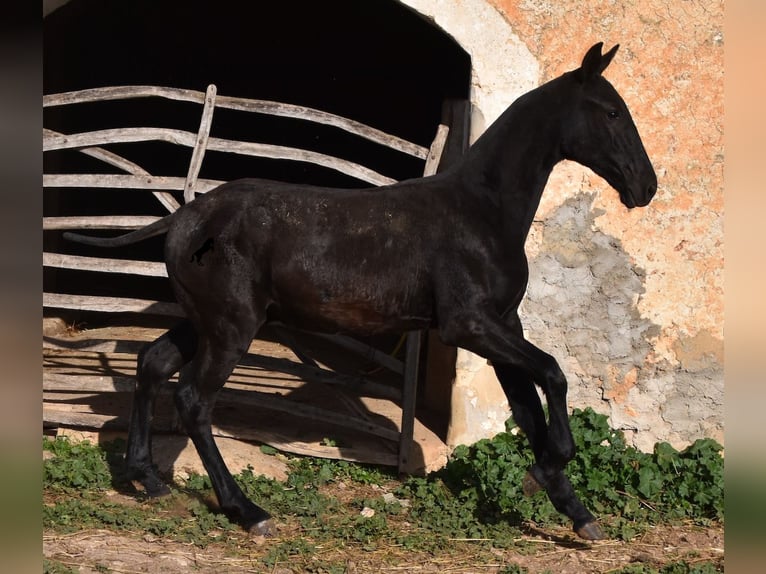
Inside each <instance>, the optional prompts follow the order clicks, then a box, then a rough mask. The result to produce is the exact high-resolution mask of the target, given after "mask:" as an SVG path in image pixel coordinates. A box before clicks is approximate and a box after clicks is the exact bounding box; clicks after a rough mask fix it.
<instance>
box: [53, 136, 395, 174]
mask: <svg viewBox="0 0 766 574" xmlns="http://www.w3.org/2000/svg"><path fill="white" fill-rule="evenodd" d="M196 138H197V136H196V134H193V133H191V132H187V131H184V130H177V129H169V128H113V129H105V130H96V131H92V132H84V133H79V134H70V135H61V136H54V135H50V136H47V137H44V138H43V151H53V150H63V149H80V148H85V147H94V146H100V145H106V144H114V143H137V142H147V141H161V142H167V143H172V144H176V145H182V146H186V147H191V148H193V147H194V145H195V142H196ZM207 149H208V150H212V151H221V152H229V153H236V154H239V155H246V156H250V157H264V158H269V159H287V160H292V161H302V162H306V163H313V164H316V165H321V166H322V167H326V168H328V169H332V170H335V171H338V172H340V173H344V174H346V175H350V176H351V177H355V178H357V179H359V180H361V181H366V182H367V183H371V184H373V185H387V184H390V183H395V182H396V180H395V179H392V178H390V177H387V176H385V175H382V174H380V173H378V172H376V171H375V170H372V169H369V168H367V167H365V166H363V165H359V164H358V163H354V162H352V161H348V160H345V159H340V158H336V157H333V156H330V155H326V154H323V153H319V152H315V151H309V150H305V149H298V148H292V147H287V146H280V145H272V144H264V143H256V142H242V141H235V140H227V139H221V138H209V139H208V144H207Z"/></svg>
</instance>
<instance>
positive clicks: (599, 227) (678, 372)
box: [403, 0, 723, 449]
mask: <svg viewBox="0 0 766 574" xmlns="http://www.w3.org/2000/svg"><path fill="white" fill-rule="evenodd" d="M403 3H404V4H407V5H409V6H411V7H412V8H414V9H416V10H418V11H419V12H421V13H422V14H423V15H425V16H426V17H429V18H431V19H433V21H434V22H435V23H436V25H439V26H441V27H442V28H443V29H444V30H445V31H446V32H447V33H449V34H451V35H452V36H453V37H454V38H455V39H456V41H458V42H459V43H460V44H461V45H462V46H463V48H464V49H466V51H467V52H469V53H470V54H471V57H472V61H473V67H474V78H473V84H474V86H473V105H474V114H473V118H474V134H475V135H478V133H480V132H481V131H482V129H483V128H484V127H486V125H488V124H489V123H490V122H491V121H492V120H493V119H494V118H495V117H496V116H497V114H498V113H499V112H500V111H501V110H502V109H504V107H505V106H507V105H508V104H509V103H510V102H511V101H512V100H513V99H514V98H515V97H517V96H518V95H519V91H521V92H523V91H526V90H527V89H530V88H531V87H533V85H528V82H527V79H528V77H529V75H530V74H533V75H534V76H535V80H534V85H537V84H539V83H542V82H545V81H547V80H550V79H552V78H554V77H556V76H558V75H560V74H561V73H563V72H565V71H567V70H569V69H572V68H574V67H576V66H577V65H578V64H579V62H580V60H581V58H582V55H583V54H584V53H585V51H586V50H587V49H588V48H589V47H590V46H591V45H593V44H594V43H595V42H598V41H603V42H604V43H605V49H608V48H609V47H611V46H612V45H614V44H620V50H619V51H618V53H617V56H616V57H615V60H614V61H613V63H612V65H611V66H610V67H609V68H608V69H607V71H606V73H605V76H606V77H607V78H608V79H609V80H610V81H611V82H612V83H613V84H614V85H615V87H616V88H617V90H618V91H619V92H620V93H621V94H622V95H623V97H624V98H625V100H626V102H627V103H628V106H629V107H630V109H631V112H632V114H633V117H634V120H635V122H636V124H637V126H638V128H639V131H640V132H641V134H642V138H643V140H644V144H645V146H646V148H647V151H648V153H649V156H650V157H651V159H652V161H653V163H654V166H655V169H656V171H657V175H658V178H659V191H658V193H657V196H656V198H655V199H654V201H653V202H652V203H651V204H650V205H649V206H648V207H647V208H644V209H635V210H632V211H627V210H626V209H625V208H624V207H622V206H621V204H620V203H619V200H618V198H617V194H616V192H614V190H612V189H611V188H609V186H608V185H607V184H606V183H605V182H604V181H603V180H601V179H600V178H598V177H597V176H595V175H594V174H593V173H592V172H590V171H589V170H587V169H586V168H582V167H580V166H578V165H575V164H571V163H567V162H564V163H562V164H560V165H559V166H558V167H557V168H556V169H555V170H554V173H553V175H552V177H551V180H550V182H549V185H548V188H547V191H546V194H545V195H544V197H543V202H542V204H541V206H540V210H539V212H538V215H537V218H536V220H535V223H534V225H533V228H532V231H531V233H530V238H529V242H528V245H527V252H528V255H529V261H530V268H531V277H530V284H529V289H528V293H527V299H526V301H525V303H524V304H523V307H522V309H521V311H522V319H523V320H524V322H525V329H526V333H527V336H528V338H529V339H530V340H531V341H533V342H534V343H536V344H537V345H539V346H540V347H542V348H544V349H546V350H547V351H549V352H550V353H551V354H553V355H554V356H555V357H556V358H557V359H558V360H559V362H560V364H561V366H562V368H563V369H564V372H565V373H566V374H567V376H568V379H569V381H570V394H569V404H570V406H571V407H585V406H590V407H593V408H594V409H595V410H597V411H600V412H603V413H605V414H608V415H609V416H610V418H611V422H612V424H613V425H615V426H616V427H618V428H621V429H624V430H625V431H626V435H627V436H628V438H629V439H630V440H632V442H633V444H635V445H636V446H638V447H639V448H642V449H651V447H652V446H653V444H654V443H655V442H656V441H659V440H666V441H669V442H671V443H672V444H674V445H676V446H679V447H680V446H683V445H685V444H688V443H689V442H690V441H693V440H694V439H696V438H700V437H713V438H716V439H717V440H719V441H723V2H720V1H706V0H697V1H685V2H678V1H675V0H634V1H630V0H627V1H620V2H617V1H612V2H601V1H592V0H588V1H578V2H575V1H574V0H562V1H560V2H548V1H529V0H523V1H519V0H486V1H485V0H463V1H459V2H458V1H455V2H438V1H436V0H403ZM507 414H508V410H507V403H505V402H504V399H503V397H502V393H501V392H500V390H499V385H498V384H497V381H496V380H495V379H494V376H493V374H492V370H491V368H490V367H488V366H487V364H486V361H484V360H483V359H481V358H479V357H476V356H473V355H471V354H470V353H466V352H463V351H461V352H459V354H458V362H457V376H456V380H455V383H454V385H453V394H452V419H453V420H452V425H451V428H450V436H449V437H448V442H450V443H451V444H452V445H456V444H459V443H464V442H471V441H473V440H476V439H478V438H480V437H482V436H489V435H491V434H493V433H494V432H497V431H499V430H502V428H503V421H504V420H505V417H506V416H507Z"/></svg>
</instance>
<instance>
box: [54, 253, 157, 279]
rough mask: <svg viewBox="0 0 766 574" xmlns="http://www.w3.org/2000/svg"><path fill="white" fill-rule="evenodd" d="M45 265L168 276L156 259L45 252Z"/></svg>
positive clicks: (81, 269)
mask: <svg viewBox="0 0 766 574" xmlns="http://www.w3.org/2000/svg"><path fill="white" fill-rule="evenodd" d="M43 266H44V267H56V268H58V269H75V270H77V271H95V272H98V273H127V274H130V275H141V276H144V277H167V276H168V273H167V270H166V269H165V264H164V263H160V262H156V261H132V260H127V259H107V258H106V257H103V258H102V257H84V256H81V255H63V254H61V253H47V252H45V253H43Z"/></svg>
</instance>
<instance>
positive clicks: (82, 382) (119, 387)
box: [43, 373, 399, 441]
mask: <svg viewBox="0 0 766 574" xmlns="http://www.w3.org/2000/svg"><path fill="white" fill-rule="evenodd" d="M172 388H173V387H172V385H170V384H163V385H161V386H160V390H161V391H163V392H165V393H167V394H170V393H171V392H172ZM134 390H135V380H134V379H133V378H130V377H120V376H82V375H63V374H57V373H44V374H43V391H45V392H51V391H67V392H72V391H76V392H82V393H109V392H123V393H131V392H133V391H134ZM216 402H217V404H220V405H227V404H228V405H235V406H238V407H239V406H242V407H262V408H266V409H269V410H272V411H278V412H283V413H287V414H290V415H296V416H300V417H303V418H306V419H311V420H316V421H321V422H325V423H329V424H333V425H336V426H339V427H343V428H348V429H351V430H354V431H359V432H365V433H368V434H371V435H374V436H379V437H381V438H385V439H386V440H391V441H397V440H398V439H399V431H398V430H397V429H391V428H387V427H384V426H381V425H379V424H376V423H373V422H371V421H368V420H365V419H363V418H360V417H355V416H352V415H349V414H348V413H340V414H339V413H335V412H332V411H328V410H325V409H321V408H318V407H314V406H312V405H308V404H304V403H300V402H297V401H293V400H290V399H289V398H282V397H279V396H272V395H269V394H267V393H262V392H258V391H252V390H247V391H245V390H239V389H231V388H226V387H224V388H223V389H221V392H220V394H219V395H218V399H217V401H216Z"/></svg>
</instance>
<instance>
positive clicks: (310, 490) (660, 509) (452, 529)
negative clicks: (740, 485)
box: [43, 410, 723, 574]
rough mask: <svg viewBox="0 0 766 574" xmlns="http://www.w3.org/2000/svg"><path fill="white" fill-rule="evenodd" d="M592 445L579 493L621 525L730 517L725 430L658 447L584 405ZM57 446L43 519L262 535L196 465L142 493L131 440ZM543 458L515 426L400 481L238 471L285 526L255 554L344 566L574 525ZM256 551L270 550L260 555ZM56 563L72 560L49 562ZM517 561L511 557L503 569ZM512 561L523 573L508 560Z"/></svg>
mask: <svg viewBox="0 0 766 574" xmlns="http://www.w3.org/2000/svg"><path fill="white" fill-rule="evenodd" d="M571 424H572V429H573V434H574V437H575V440H576V443H577V447H578V454H577V457H576V458H575V459H574V460H573V461H572V462H571V463H570V465H569V466H568V467H567V473H568V475H569V477H570V479H571V481H572V484H573V486H574V488H575V489H576V490H577V492H578V494H579V495H580V496H581V497H582V498H583V500H584V501H586V504H587V505H588V506H589V507H590V508H591V509H593V510H594V511H595V512H596V513H598V515H599V518H600V520H601V521H602V523H603V525H604V527H605V529H606V530H607V532H608V533H609V535H611V536H612V537H614V538H618V539H622V540H630V539H631V538H633V537H635V536H636V535H638V534H641V533H643V532H646V530H647V528H649V526H650V525H653V524H674V523H678V522H679V521H685V523H695V524H700V525H705V524H720V523H721V522H722V519H723V458H722V456H721V453H720V451H721V447H720V445H718V444H717V443H715V442H714V441H711V440H702V441H697V442H696V443H694V444H693V445H691V446H690V447H689V448H687V449H684V450H683V451H677V450H675V449H673V448H672V447H671V446H670V445H667V444H658V445H656V446H655V449H654V451H653V452H652V453H642V452H640V451H637V450H636V449H633V448H632V447H628V446H627V445H626V443H625V440H624V437H623V436H622V434H621V433H619V432H617V431H614V430H612V429H610V428H609V426H608V424H607V419H606V417H603V416H602V415H598V414H596V413H595V412H593V411H592V410H585V411H575V413H574V414H573V416H572V417H571ZM43 448H44V449H45V450H46V451H49V452H51V453H52V454H53V456H52V457H50V458H49V459H48V460H46V461H45V463H44V471H43V472H44V486H45V494H44V506H43V524H44V528H45V529H46V531H49V532H56V533H59V534H66V533H71V532H76V531H78V530H86V529H106V530H112V531H116V532H126V533H135V534H137V535H139V536H142V537H143V536H147V535H148V536H153V537H157V538H158V539H162V540H169V541H174V542H179V543H184V544H192V545H194V546H197V547H205V548H207V547H209V546H210V545H211V544H215V545H217V546H218V547H223V548H226V552H229V553H236V552H238V551H241V550H240V549H241V548H242V547H243V546H244V547H248V546H249V543H248V540H247V534H246V533H244V532H243V531H242V530H241V529H240V528H239V527H238V526H237V525H235V524H233V523H231V522H230V521H229V520H228V519H227V518H226V516H224V515H223V514H222V513H220V512H219V511H218V510H217V507H216V504H215V502H214V500H215V497H214V494H213V491H212V487H211V484H210V480H209V478H208V477H206V476H199V475H193V476H191V477H189V479H188V480H186V481H185V483H184V484H183V485H180V486H179V485H176V486H175V487H174V488H173V489H172V494H171V495H170V496H169V497H165V498H162V499H151V500H142V499H141V498H140V497H139V498H138V501H136V496H135V493H133V494H131V497H130V499H129V500H130V501H131V503H130V504H127V503H125V500H126V499H125V497H123V499H122V501H121V500H120V496H119V495H117V496H113V494H114V490H113V489H117V490H120V489H121V488H122V487H123V486H125V484H122V483H120V480H119V472H118V471H117V468H118V466H117V464H118V462H119V461H120V460H121V457H122V454H123V451H124V442H119V443H114V444H111V445H104V446H97V445H92V444H89V443H87V442H83V443H72V442H70V441H68V440H66V439H60V438H59V439H55V440H51V439H47V438H46V439H44V441H43ZM532 462H533V461H532V457H531V455H530V453H529V447H528V445H527V441H526V439H525V438H524V437H523V436H522V435H521V434H520V433H517V432H515V431H514V429H513V423H512V421H509V423H508V429H507V432H504V433H500V434H499V435H497V436H496V437H494V438H493V439H491V440H483V441H479V442H477V443H476V444H474V445H471V446H463V447H459V448H458V449H456V450H455V452H454V454H453V457H452V459H451V460H450V462H449V463H448V464H447V466H446V467H445V468H444V469H442V470H440V471H438V472H435V473H432V474H431V475H429V476H427V477H425V478H409V479H407V480H406V481H404V482H400V481H399V480H398V479H397V477H396V475H395V474H394V473H393V472H392V471H390V470H388V469H381V468H377V467H372V466H367V465H359V464H352V463H349V462H343V461H328V460H318V459H309V458H300V457H294V458H291V459H290V461H289V464H288V469H289V473H288V477H287V479H286V480H285V481H284V482H280V481H276V480H272V479H269V478H265V477H263V476H260V475H258V474H256V473H255V472H254V471H253V469H252V468H248V469H246V470H245V471H243V472H241V473H239V474H238V475H236V476H235V480H236V481H237V483H238V484H239V485H240V487H241V488H242V490H243V491H244V493H245V494H246V496H248V497H249V498H250V499H252V500H253V501H255V502H256V503H258V504H259V505H261V506H263V507H264V508H266V509H267V510H268V511H270V512H271V513H272V514H273V515H274V516H275V517H277V521H278V523H279V534H278V537H277V538H276V539H274V540H272V541H269V543H268V544H266V545H264V546H263V548H262V549H260V550H259V551H258V552H257V553H254V552H253V551H252V550H250V551H248V557H249V559H253V560H256V561H258V563H260V564H261V565H262V567H263V568H265V569H275V568H277V566H278V565H280V566H279V567H282V566H281V565H285V564H288V565H291V566H290V567H293V566H295V567H297V568H299V569H300V570H299V571H302V572H333V571H338V572H342V571H343V564H344V561H343V559H338V560H335V559H334V558H333V557H334V556H335V555H342V554H343V553H344V552H351V551H353V552H359V553H362V554H363V555H371V554H374V553H378V554H380V553H383V554H386V553H387V554H390V555H391V556H392V557H391V558H389V559H388V560H389V562H390V563H392V564H393V563H396V562H397V560H398V558H397V557H401V556H402V554H396V553H397V552H398V553H406V556H417V555H424V556H434V555H439V556H442V557H444V556H449V557H453V558H454V559H455V560H458V559H460V560H463V559H465V557H466V556H470V557H471V560H474V561H477V563H478V561H481V562H482V563H492V562H493V560H495V561H496V558H495V556H496V553H497V552H502V551H513V552H515V553H516V555H521V556H525V555H531V554H534V553H535V552H538V551H539V548H540V547H539V545H537V546H535V544H533V543H530V542H528V540H529V538H530V536H529V533H530V530H529V527H530V525H537V526H538V527H539V528H541V529H548V530H550V529H554V530H556V531H557V532H559V531H560V532H569V525H568V524H567V523H566V522H565V519H562V517H561V516H560V515H559V514H558V513H557V512H556V511H555V510H554V509H553V507H552V505H551V504H550V502H549V501H548V499H547V497H546V496H545V494H544V493H539V494H537V495H535V496H533V497H525V496H524V495H523V493H522V491H521V484H522V478H523V475H524V473H525V472H526V469H527V467H529V465H530V464H532ZM253 556H257V557H255V558H253ZM45 568H46V570H45V571H46V572H51V573H58V572H66V569H65V567H64V566H63V565H61V564H58V563H56V562H53V561H48V562H46V566H45ZM502 568H504V569H502ZM502 568H501V569H500V570H498V571H499V572H507V573H516V572H518V573H522V572H525V570H524V568H523V567H522V566H518V565H516V564H508V563H506V564H504V565H503V566H502ZM652 568H653V566H652V567H650V566H647V565H646V564H631V565H629V566H626V567H625V568H623V570H612V572H615V573H618V574H655V573H656V574H710V573H712V572H717V571H719V570H717V569H716V568H718V566H717V565H716V564H714V563H711V562H709V561H708V562H702V563H696V562H695V563H687V562H683V561H675V562H671V563H669V564H667V565H665V566H662V567H658V568H661V569H659V570H657V569H656V568H655V569H652Z"/></svg>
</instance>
